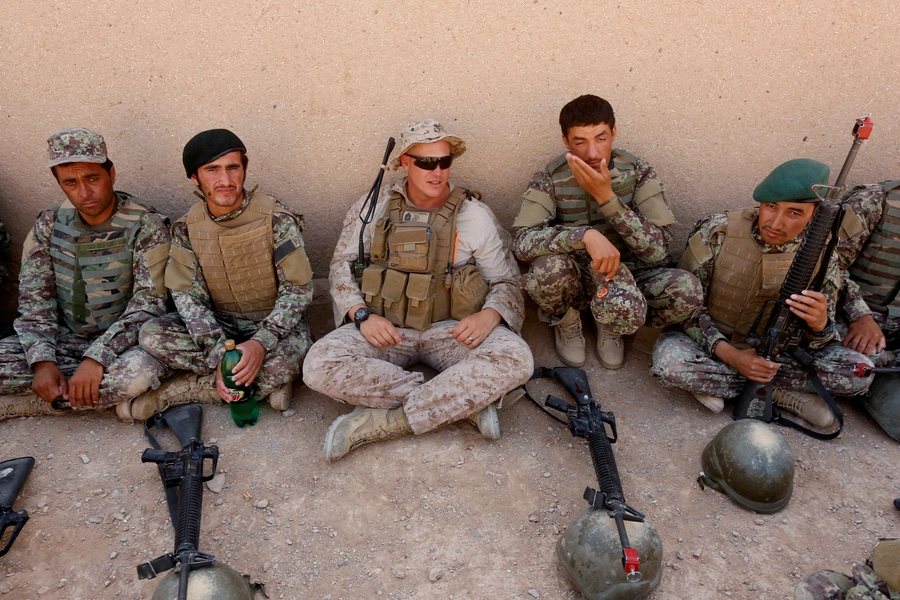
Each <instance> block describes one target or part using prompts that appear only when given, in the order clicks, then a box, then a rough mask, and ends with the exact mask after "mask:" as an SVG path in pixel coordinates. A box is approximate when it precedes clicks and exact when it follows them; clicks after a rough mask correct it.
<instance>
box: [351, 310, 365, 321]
mask: <svg viewBox="0 0 900 600" xmlns="http://www.w3.org/2000/svg"><path fill="white" fill-rule="evenodd" d="M368 316H369V309H368V308H360V309H359V310H357V311H356V312H355V313H353V318H354V319H356V320H357V321H360V320H362V319H365V318H367V317H368Z"/></svg>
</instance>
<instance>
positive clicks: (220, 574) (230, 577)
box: [151, 562, 254, 600]
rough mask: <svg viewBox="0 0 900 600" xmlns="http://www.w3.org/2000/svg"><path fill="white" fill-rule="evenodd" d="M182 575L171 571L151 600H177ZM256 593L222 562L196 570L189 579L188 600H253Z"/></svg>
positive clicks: (241, 577) (245, 581)
mask: <svg viewBox="0 0 900 600" xmlns="http://www.w3.org/2000/svg"><path fill="white" fill-rule="evenodd" d="M180 576H181V573H176V572H175V571H174V570H173V571H170V572H169V574H168V575H166V576H165V577H164V578H163V580H162V581H161V582H160V583H159V586H157V588H156V591H155V592H154V593H153V597H152V598H151V600H176V599H177V598H178V580H179V578H180ZM253 596H254V593H253V591H252V590H251V589H250V584H249V583H247V580H246V579H244V577H243V576H242V575H241V574H240V573H238V572H237V571H235V570H234V569H232V568H231V567H229V566H228V565H224V564H222V563H220V562H217V563H215V564H214V565H212V566H210V567H204V568H202V569H195V570H193V571H191V574H190V576H189V577H188V593H187V600H253Z"/></svg>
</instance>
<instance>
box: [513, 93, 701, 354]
mask: <svg viewBox="0 0 900 600" xmlns="http://www.w3.org/2000/svg"><path fill="white" fill-rule="evenodd" d="M559 125H560V127H561V128H562V142H563V145H565V147H566V150H567V152H566V153H565V154H562V155H560V156H559V157H558V158H556V159H555V160H553V162H551V163H550V164H549V165H547V166H546V167H545V168H544V169H543V170H541V171H538V172H537V173H535V175H534V177H533V178H532V180H531V183H530V184H529V185H528V189H527V190H526V191H525V194H524V195H523V200H522V207H521V209H520V210H519V215H518V217H516V220H515V222H514V223H513V228H514V229H515V242H514V245H513V249H514V251H515V254H516V258H518V259H519V260H521V261H523V262H528V263H531V268H530V269H529V271H528V274H527V275H525V276H524V277H523V286H524V287H525V290H526V291H527V292H528V295H529V296H531V298H532V299H533V300H534V301H535V303H537V305H538V307H539V313H538V316H539V318H540V319H541V320H542V321H545V322H548V323H549V324H550V326H551V327H552V328H553V331H554V340H555V345H556V352H557V354H558V355H559V358H560V359H561V360H562V361H563V362H564V363H565V364H567V365H570V366H573V367H580V366H582V365H583V364H584V361H585V349H584V346H585V341H584V336H583V335H582V332H581V311H582V310H584V309H586V308H590V310H591V313H592V315H593V318H594V322H595V324H596V328H597V356H598V358H599V359H600V364H601V365H603V366H604V367H606V368H607V369H618V368H619V367H621V366H622V364H623V362H624V360H625V349H624V346H623V345H622V336H623V335H628V334H631V333H634V332H635V331H637V329H638V328H639V327H640V326H641V325H644V324H645V323H646V324H647V325H650V326H652V327H665V326H667V325H671V324H673V323H678V322H680V321H682V320H684V319H687V318H688V317H690V316H692V315H693V314H694V313H695V312H696V311H697V310H699V309H700V307H701V306H702V304H703V297H702V291H701V289H700V283H699V282H698V281H697V278H696V277H694V276H693V275H691V274H690V273H686V272H684V271H681V270H678V269H668V268H663V265H666V264H669V263H670V262H671V261H672V256H671V254H670V250H669V247H670V243H671V240H672V232H671V226H672V225H673V224H674V223H675V217H674V216H673V215H672V211H671V210H669V206H668V204H667V202H666V197H665V192H664V190H665V188H664V186H663V184H662V182H661V181H660V180H659V177H657V175H656V171H655V170H654V169H653V167H651V166H650V164H649V163H647V161H645V160H644V159H642V158H639V157H637V156H635V155H633V154H630V153H628V152H626V151H624V150H619V149H615V148H613V143H614V142H615V140H616V119H615V115H614V114H613V109H612V106H610V104H609V102H607V101H606V100H604V99H603V98H598V97H597V96H591V95H585V96H580V97H578V98H576V99H575V100H572V101H571V102H569V103H568V104H566V105H565V106H564V107H563V109H562V111H561V112H560V113H559Z"/></svg>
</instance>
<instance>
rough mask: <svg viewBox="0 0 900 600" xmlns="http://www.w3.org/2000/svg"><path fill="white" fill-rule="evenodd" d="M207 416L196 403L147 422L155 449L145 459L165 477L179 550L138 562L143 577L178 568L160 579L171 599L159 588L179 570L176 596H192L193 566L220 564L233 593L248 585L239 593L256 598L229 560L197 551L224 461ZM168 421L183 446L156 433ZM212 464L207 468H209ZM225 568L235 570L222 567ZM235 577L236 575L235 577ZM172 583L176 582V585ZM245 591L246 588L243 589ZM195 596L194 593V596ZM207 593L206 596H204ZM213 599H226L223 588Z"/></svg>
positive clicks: (146, 426)
mask: <svg viewBox="0 0 900 600" xmlns="http://www.w3.org/2000/svg"><path fill="white" fill-rule="evenodd" d="M202 418H203V409H202V408H201V407H200V406H199V405H197V404H190V405H186V406H179V407H176V408H173V409H171V410H168V411H166V412H164V413H158V414H156V415H154V416H153V417H152V418H151V419H150V420H148V421H147V423H146V425H145V427H144V433H145V434H146V436H147V439H148V440H149V441H150V444H151V445H152V446H153V448H148V449H147V450H145V451H144V453H143V454H142V455H141V462H152V463H156V465H157V467H158V469H159V475H160V478H162V482H163V486H164V487H165V490H166V500H167V503H168V505H169V515H170V516H171V518H172V523H173V525H174V526H175V551H174V552H169V553H166V554H164V555H162V556H160V557H158V558H155V559H153V560H151V561H149V562H145V563H143V564H141V565H138V567H137V572H138V578H139V579H153V578H154V577H156V576H157V575H158V574H159V573H161V572H163V571H168V570H169V569H173V568H174V569H175V570H174V571H173V573H171V574H170V576H167V577H166V578H165V579H164V580H163V581H162V583H161V584H160V586H159V588H158V590H157V593H156V594H154V596H153V598H154V599H156V598H157V597H158V596H159V597H161V598H166V599H167V600H168V599H169V598H171V596H170V595H169V594H168V591H167V592H166V593H165V594H162V593H160V591H159V590H162V589H163V588H164V586H166V585H167V584H168V583H169V581H168V580H169V579H170V578H171V575H177V579H178V581H177V596H176V597H177V598H178V600H186V599H187V597H188V582H189V581H188V580H189V577H190V576H191V573H192V572H193V571H196V570H199V569H209V570H212V569H218V570H217V571H216V572H217V573H219V574H220V578H219V579H224V580H225V583H224V584H223V585H225V586H227V587H228V588H229V591H228V593H229V594H233V593H234V589H233V588H234V587H235V586H237V587H241V585H243V586H246V590H243V589H240V590H238V592H240V593H239V595H238V596H236V597H247V598H250V597H252V593H251V592H250V587H249V585H248V584H247V583H246V582H245V581H244V580H243V578H242V577H241V576H240V575H237V574H236V573H234V575H232V574H231V573H233V570H231V569H229V568H227V567H225V565H216V557H215V556H213V555H211V554H206V553H204V552H200V551H199V550H198V546H199V544H200V517H201V511H202V509H203V483H204V482H206V481H209V480H211V479H212V478H213V477H214V476H215V474H216V466H217V465H218V461H219V448H218V447H217V446H209V447H206V446H205V445H204V444H203V441H202V439H201V437H200V427H201V422H202ZM164 426H168V427H169V429H171V430H172V433H174V434H175V437H177V438H178V441H179V442H180V443H181V445H182V447H181V449H180V450H177V451H174V452H167V451H165V450H163V449H162V448H161V447H160V445H159V443H158V442H157V441H156V438H155V437H154V436H153V434H152V433H151V431H150V429H151V427H156V428H158V429H161V428H163V427H164ZM207 465H208V467H209V468H208V469H206V468H205V467H206V466H207ZM223 568H224V569H226V570H227V571H228V572H230V573H225V572H223ZM235 576H236V577H235ZM169 587H172V586H171V585H170V586H169ZM245 591H246V593H244V592H245ZM192 597H194V596H193V595H192ZM203 597H204V598H206V597H207V596H203ZM209 597H210V598H213V597H214V598H216V599H217V600H218V598H225V597H226V596H225V595H224V593H222V592H220V593H219V594H218V595H214V596H209Z"/></svg>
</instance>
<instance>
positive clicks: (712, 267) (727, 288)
mask: <svg viewBox="0 0 900 600" xmlns="http://www.w3.org/2000/svg"><path fill="white" fill-rule="evenodd" d="M828 175H829V169H828V166H827V165H824V164H822V163H820V162H816V161H813V160H809V159H794V160H790V161H787V162H786V163H783V164H781V165H779V166H778V167H776V168H775V169H774V170H773V171H772V172H771V173H770V174H769V175H768V176H767V177H766V178H765V179H764V180H763V182H762V183H760V184H759V185H758V186H757V187H756V189H755V190H754V192H753V199H754V200H756V201H757V202H759V208H757V209H752V210H751V209H745V210H734V211H729V212H727V213H724V214H715V215H712V216H709V217H706V218H704V219H701V220H700V221H699V222H698V223H697V225H696V227H695V229H694V232H693V233H692V235H691V237H690V240H689V243H688V247H687V249H686V250H685V252H684V254H683V255H682V258H681V261H680V262H679V266H681V267H682V268H685V269H687V270H689V271H691V272H692V273H694V274H695V275H697V277H698V278H699V279H700V282H701V283H702V284H703V289H704V290H705V291H706V298H707V304H706V307H705V308H704V309H703V310H702V311H701V312H700V313H699V314H698V315H697V316H696V317H694V318H691V319H688V320H686V321H685V322H683V323H682V328H683V330H684V332H681V331H667V332H664V333H663V334H662V335H661V336H660V337H659V339H658V340H657V342H656V346H655V347H654V349H653V366H652V367H651V369H650V372H651V374H652V375H654V376H655V377H656V378H657V380H658V381H659V382H660V383H661V384H662V385H663V386H666V387H679V388H682V389H685V390H688V391H689V392H691V393H692V394H693V395H694V396H695V397H696V398H697V400H698V401H700V402H701V403H702V404H703V405H704V406H706V407H708V408H709V409H710V410H713V411H714V412H719V411H721V410H722V408H724V404H725V402H724V399H726V398H735V397H737V396H738V395H739V394H740V392H741V390H742V388H743V387H744V383H745V382H746V379H751V380H753V381H758V382H763V383H764V382H768V381H773V383H774V384H775V389H774V392H773V399H774V401H775V403H776V404H777V405H778V406H780V407H781V408H783V409H785V410H787V411H790V412H793V413H795V414H798V415H799V416H801V417H802V418H803V419H805V420H806V421H808V422H809V423H811V424H813V425H816V426H818V427H828V426H829V425H831V423H832V422H833V421H834V415H833V414H832V413H831V411H830V410H829V408H828V406H827V405H826V404H825V401H824V400H822V399H821V398H820V397H819V396H818V395H817V394H815V393H812V392H813V387H812V384H811V383H810V381H809V377H808V375H807V373H806V371H804V370H803V368H802V367H800V366H799V365H798V364H797V363H796V362H794V361H793V360H792V359H790V358H788V357H783V358H779V359H778V360H777V361H768V360H765V359H764V358H762V357H761V356H759V355H758V354H757V352H756V350H754V349H752V348H749V347H748V346H747V345H746V344H744V343H743V342H744V340H745V339H746V336H747V334H748V333H749V331H750V327H751V325H752V323H753V320H754V319H755V318H756V316H757V314H758V313H759V310H760V308H761V307H762V306H763V305H764V303H765V302H766V301H767V300H774V299H775V298H777V296H778V294H779V292H780V290H781V285H782V283H783V281H784V278H785V276H786V275H787V271H788V269H789V268H790V265H791V262H792V261H793V258H794V255H795V254H796V252H797V249H798V248H799V246H800V243H801V241H802V240H803V238H804V235H805V231H806V226H807V224H809V222H810V220H812V217H813V215H814V213H815V210H816V207H817V206H818V197H817V196H816V194H815V192H814V191H813V190H812V188H811V186H813V185H815V184H822V185H824V184H827V182H828ZM840 286H841V274H840V268H839V266H838V260H837V256H836V255H832V259H831V263H830V264H829V265H828V270H827V272H826V277H825V283H824V285H823V290H822V291H821V292H817V291H811V290H804V291H803V293H802V294H795V295H793V296H792V297H791V298H790V299H788V300H787V304H788V306H790V308H791V311H792V312H793V313H794V314H796V315H797V316H798V317H800V318H801V319H803V320H804V321H805V322H806V326H807V330H806V332H805V335H806V336H807V338H808V346H807V348H808V351H809V353H810V354H811V355H812V357H813V359H814V363H815V367H816V369H817V370H818V372H819V375H820V377H821V380H822V384H823V385H824V386H825V388H826V389H828V391H829V392H831V393H833V394H838V395H845V396H853V395H856V394H862V393H864V392H865V391H866V389H867V388H868V386H869V384H870V383H871V381H872V378H871V377H856V376H854V375H852V372H853V367H854V365H856V364H858V363H863V364H866V365H868V366H870V367H871V366H872V363H871V362H870V361H869V359H867V358H866V357H865V356H864V355H862V354H860V353H858V352H855V351H853V350H850V349H847V348H844V347H842V346H841V345H840V344H838V343H832V342H836V340H837V339H839V338H838V336H837V333H836V332H835V330H834V316H835V303H836V301H837V296H838V291H839V289H840Z"/></svg>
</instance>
